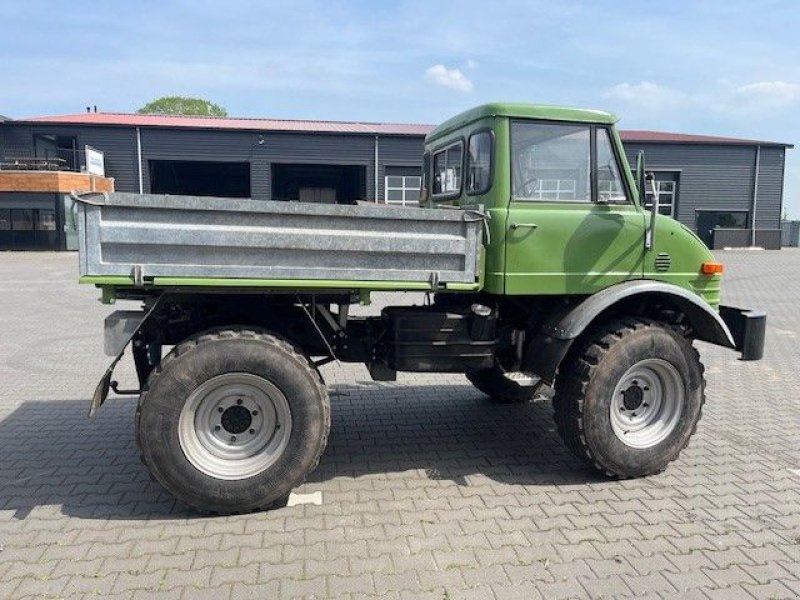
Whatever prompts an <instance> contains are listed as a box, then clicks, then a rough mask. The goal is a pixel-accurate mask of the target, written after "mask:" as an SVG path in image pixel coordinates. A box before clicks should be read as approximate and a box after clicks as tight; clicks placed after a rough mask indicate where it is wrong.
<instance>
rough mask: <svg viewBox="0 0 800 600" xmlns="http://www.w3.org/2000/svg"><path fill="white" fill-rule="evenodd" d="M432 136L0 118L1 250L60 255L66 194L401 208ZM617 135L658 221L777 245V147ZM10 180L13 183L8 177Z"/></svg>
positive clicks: (282, 126) (279, 124) (727, 242)
mask: <svg viewBox="0 0 800 600" xmlns="http://www.w3.org/2000/svg"><path fill="white" fill-rule="evenodd" d="M431 130H432V126H430V125H415V124H393V123H359V122H334V121H300V120H278V119H241V118H214V117H180V116H162V115H140V114H119V113H102V112H100V113H96V112H92V113H80V114H74V115H62V116H48V117H35V118H30V119H22V120H12V119H8V118H0V249H72V248H73V243H74V235H73V232H74V221H73V216H72V211H71V201H70V200H69V197H68V194H67V193H66V192H68V191H70V190H72V189H79V190H86V189H111V187H112V186H113V189H115V190H116V191H126V192H143V193H166V194H197V195H214V196H231V197H243V198H246V197H249V198H253V199H256V200H266V199H282V200H296V201H307V202H339V203H349V202H355V201H357V200H372V201H375V199H377V201H379V202H386V203H391V204H397V205H414V204H416V202H417V198H418V190H419V186H420V167H421V164H422V148H423V142H424V138H425V135H426V134H427V133H428V132H429V131H431ZM621 136H622V139H623V142H624V144H625V148H626V151H627V153H628V158H629V160H630V161H631V163H632V164H635V161H636V155H637V153H638V152H639V150H644V151H645V155H646V158H647V165H648V169H650V170H653V171H655V173H656V178H657V181H658V186H659V190H660V201H661V207H662V208H661V210H662V212H664V213H665V214H670V215H673V216H675V217H676V218H677V219H679V220H680V221H681V222H683V223H684V224H685V225H687V226H688V227H690V228H691V229H693V230H694V231H696V232H697V233H698V235H700V237H701V238H703V240H704V241H706V243H708V244H709V245H710V246H714V247H725V246H749V245H759V246H764V247H769V248H775V247H779V246H780V238H781V233H780V227H781V224H780V217H781V208H782V203H783V182H784V164H785V152H786V150H787V149H788V148H791V147H792V146H791V145H790V144H784V143H777V142H764V141H753V140H741V139H734V138H722V137H711V136H699V135H684V134H672V133H661V132H653V131H622V132H621ZM87 147H89V148H90V152H91V153H92V156H94V155H95V154H96V153H99V156H100V159H99V160H100V163H101V169H102V172H100V173H98V172H97V171H96V170H95V169H92V168H90V169H88V170H89V171H90V173H89V174H88V175H87V174H86V173H84V175H86V176H87V177H88V178H87V179H85V180H81V182H79V183H80V185H75V180H74V179H73V180H67V179H64V175H63V174H65V173H66V174H70V173H71V174H73V175H78V174H80V173H82V172H84V171H87V162H91V161H87V150H86V149H87ZM23 172H24V173H25V174H27V175H28V176H29V177H28V179H27V180H26V183H24V184H20V183H19V182H20V179H19V177H17V178H16V179H14V178H11V179H9V177H11V175H13V174H14V173H16V174H20V173H23ZM32 172H38V173H40V175H41V174H42V173H44V174H45V175H47V176H48V177H49V179H48V180H47V183H39V184H32V183H31V179H30V175H31V173H32ZM53 173H61V174H62V175H60V176H58V177H57V178H55V179H54V176H53ZM4 178H5V179H4ZM109 179H113V181H109ZM40 180H41V181H42V182H44V180H42V179H41V177H40ZM70 186H74V187H70ZM42 187H44V188H45V189H42Z"/></svg>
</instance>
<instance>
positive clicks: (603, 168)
mask: <svg viewBox="0 0 800 600" xmlns="http://www.w3.org/2000/svg"><path fill="white" fill-rule="evenodd" d="M597 198H598V201H600V202H605V203H607V204H627V203H628V197H627V195H626V194H625V186H624V185H623V184H622V177H621V176H620V172H619V166H618V165H617V157H616V156H615V155H614V147H613V146H612V145H611V138H609V136H608V130H607V129H605V128H602V127H599V128H598V129H597Z"/></svg>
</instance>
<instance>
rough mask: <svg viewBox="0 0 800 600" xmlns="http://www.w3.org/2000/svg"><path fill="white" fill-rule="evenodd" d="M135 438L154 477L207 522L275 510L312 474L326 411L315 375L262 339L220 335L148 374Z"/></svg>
mask: <svg viewBox="0 0 800 600" xmlns="http://www.w3.org/2000/svg"><path fill="white" fill-rule="evenodd" d="M136 421H137V427H136V437H137V442H138V445H139V449H140V451H141V454H142V460H143V462H144V463H145V464H146V465H147V467H148V468H149V469H150V472H151V473H152V475H153V477H154V478H155V479H156V480H157V481H159V483H161V484H162V485H163V486H164V487H165V488H166V489H167V490H168V491H170V492H171V493H172V494H173V495H174V496H176V497H177V498H178V499H179V500H181V501H182V502H184V503H185V504H188V505H190V506H193V507H195V508H199V509H201V510H207V511H210V512H215V513H221V514H230V513H242V512H249V511H253V510H258V509H262V508H268V507H270V506H273V505H276V504H280V503H282V501H283V500H284V499H285V498H286V496H287V495H288V494H289V492H290V491H291V489H292V488H293V487H295V486H297V485H299V484H300V483H301V482H302V481H303V480H304V478H305V476H306V475H307V474H308V473H309V472H310V471H311V470H313V469H314V467H316V465H317V463H318V462H319V458H320V456H321V454H322V452H323V450H324V448H325V444H326V442H327V437H328V430H329V427H330V407H329V401H328V395H327V392H326V390H325V388H324V386H323V385H322V382H321V379H320V376H319V373H318V372H317V371H316V369H315V368H314V367H313V366H312V365H311V364H310V363H309V362H308V360H307V359H306V358H305V357H304V356H303V355H302V354H300V352H299V351H298V350H297V349H296V348H295V347H293V346H292V345H291V344H289V343H288V342H286V341H285V340H283V339H280V338H278V337H276V336H274V335H271V334H268V333H266V332H263V331H257V330H248V329H221V330H216V331H211V332H207V333H203V334H201V335H199V336H197V337H195V338H192V339H190V340H188V341H186V342H183V343H182V344H180V345H178V346H176V347H175V348H174V349H173V351H172V352H171V353H170V354H169V355H167V356H166V357H165V358H164V360H163V361H162V362H161V364H160V365H159V366H158V367H157V368H156V369H155V370H154V371H153V372H152V373H151V375H150V378H149V381H148V386H147V389H146V391H145V392H144V393H143V394H142V396H141V397H140V401H139V407H138V410H137V419H136Z"/></svg>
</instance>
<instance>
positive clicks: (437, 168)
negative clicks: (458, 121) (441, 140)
mask: <svg viewBox="0 0 800 600" xmlns="http://www.w3.org/2000/svg"><path fill="white" fill-rule="evenodd" d="M463 156H464V143H463V142H460V141H459V142H456V143H455V144H451V145H450V146H448V147H447V148H443V149H442V150H439V151H438V152H436V153H435V154H434V155H433V195H434V196H450V195H457V194H458V193H459V192H460V191H461V165H462V163H463Z"/></svg>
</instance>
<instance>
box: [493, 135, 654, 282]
mask: <svg viewBox="0 0 800 600" xmlns="http://www.w3.org/2000/svg"><path fill="white" fill-rule="evenodd" d="M510 134H511V135H510V143H511V152H510V156H511V199H510V202H509V208H508V217H507V219H506V227H507V231H506V260H505V266H506V268H505V292H506V294H512V295H514V294H517V295H521V294H591V293H594V292H596V291H599V290H601V289H603V288H605V287H608V286H609V285H612V284H614V283H619V282H621V281H626V280H628V279H637V278H641V277H642V274H643V256H644V231H645V217H644V213H643V212H642V211H641V210H640V209H639V208H638V207H637V206H636V204H635V203H634V202H633V200H632V194H631V193H630V190H628V189H627V184H626V182H625V181H624V180H623V178H622V177H621V173H622V170H621V168H620V165H621V161H620V160H619V156H617V154H616V152H615V150H614V145H613V144H612V142H611V132H610V130H609V129H608V128H606V127H603V126H599V125H589V124H577V123H576V124H573V123H553V122H538V121H512V122H511V132H510Z"/></svg>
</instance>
